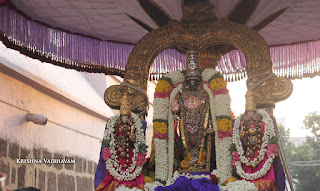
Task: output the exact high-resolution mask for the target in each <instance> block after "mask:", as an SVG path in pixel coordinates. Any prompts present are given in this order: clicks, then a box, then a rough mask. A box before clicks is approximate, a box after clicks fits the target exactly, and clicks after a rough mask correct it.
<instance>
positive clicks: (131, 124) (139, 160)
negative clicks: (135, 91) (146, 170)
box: [96, 94, 147, 191]
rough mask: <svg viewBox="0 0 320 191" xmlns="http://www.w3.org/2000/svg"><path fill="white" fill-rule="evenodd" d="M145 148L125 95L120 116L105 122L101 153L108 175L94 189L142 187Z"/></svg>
mask: <svg viewBox="0 0 320 191" xmlns="http://www.w3.org/2000/svg"><path fill="white" fill-rule="evenodd" d="M146 149H147V145H146V144H145V139H144V132H143V127H142V123H141V120H140V119H139V117H138V116H137V115H135V114H134V113H131V110H130V99H129V97H128V96H127V94H124V96H123V97H122V100H121V107H120V116H114V117H111V118H110V120H109V121H108V123H107V128H106V132H105V134H104V139H103V142H102V153H101V157H102V159H103V160H104V161H105V164H106V169H105V171H106V170H107V174H106V176H105V178H104V180H102V182H101V183H100V184H99V185H98V186H97V187H96V191H108V190H115V189H116V188H117V187H119V186H120V185H124V186H126V187H129V188H139V189H141V190H143V189H144V187H143V176H142V168H143V165H144V163H145V162H146V158H145V156H146ZM96 178H97V175H96Z"/></svg>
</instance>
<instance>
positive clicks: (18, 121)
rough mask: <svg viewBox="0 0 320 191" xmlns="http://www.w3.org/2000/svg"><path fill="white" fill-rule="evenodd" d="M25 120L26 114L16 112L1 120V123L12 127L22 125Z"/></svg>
mask: <svg viewBox="0 0 320 191" xmlns="http://www.w3.org/2000/svg"><path fill="white" fill-rule="evenodd" d="M26 122H27V116H26V114H18V115H14V116H11V117H8V118H6V119H4V120H3V125H4V127H6V128H14V127H19V126H22V125H24V123H26Z"/></svg>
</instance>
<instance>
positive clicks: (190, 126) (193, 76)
mask: <svg viewBox="0 0 320 191" xmlns="http://www.w3.org/2000/svg"><path fill="white" fill-rule="evenodd" d="M187 59H188V60H187V67H186V74H185V81H184V83H183V88H182V90H181V91H180V93H179V94H177V96H176V97H175V99H174V100H173V102H172V105H171V111H172V113H173V114H174V119H175V127H176V128H177V132H178V133H177V134H176V139H175V140H176V145H177V146H176V149H177V150H178V151H182V152H176V164H177V166H178V167H179V168H180V169H182V170H183V171H184V172H192V171H194V170H195V168H196V169H197V171H198V172H204V171H206V172H209V171H210V166H211V165H210V159H211V157H206V156H207V155H209V156H210V155H211V154H212V153H211V146H212V145H211V142H212V138H211V136H212V134H213V132H214V131H213V128H212V125H210V123H211V120H210V109H209V108H210V103H209V96H208V94H207V92H206V91H205V90H204V89H203V86H202V85H203V84H202V79H201V78H202V77H201V72H200V66H199V52H198V51H194V50H189V51H188V53H187ZM181 142H182V144H181ZM179 145H182V147H180V148H179Z"/></svg>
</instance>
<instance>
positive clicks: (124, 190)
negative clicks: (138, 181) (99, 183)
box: [115, 185, 142, 191]
mask: <svg viewBox="0 0 320 191" xmlns="http://www.w3.org/2000/svg"><path fill="white" fill-rule="evenodd" d="M128 190H131V191H142V190H141V189H138V188H129V187H126V186H124V185H121V186H119V187H118V188H116V190H115V191H128Z"/></svg>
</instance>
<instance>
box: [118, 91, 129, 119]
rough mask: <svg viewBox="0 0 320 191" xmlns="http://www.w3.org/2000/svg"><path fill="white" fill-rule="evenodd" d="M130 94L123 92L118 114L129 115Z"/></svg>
mask: <svg viewBox="0 0 320 191" xmlns="http://www.w3.org/2000/svg"><path fill="white" fill-rule="evenodd" d="M130 114H131V109H130V96H128V94H127V93H124V94H123V96H122V98H121V105H120V115H130Z"/></svg>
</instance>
